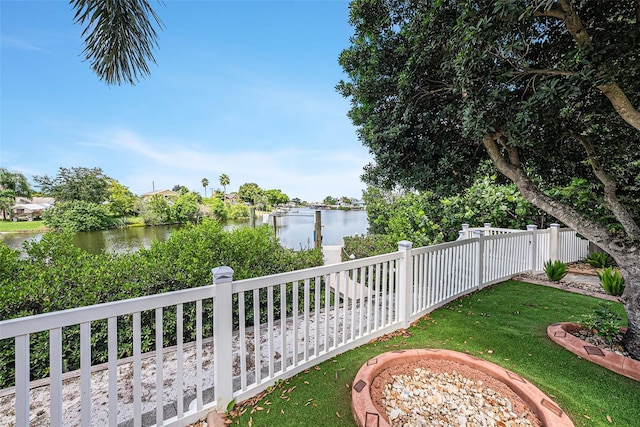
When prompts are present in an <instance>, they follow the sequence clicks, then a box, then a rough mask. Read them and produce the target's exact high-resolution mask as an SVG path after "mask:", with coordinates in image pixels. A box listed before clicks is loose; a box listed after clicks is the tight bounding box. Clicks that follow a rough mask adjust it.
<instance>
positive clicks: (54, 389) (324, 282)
mask: <svg viewBox="0 0 640 427" xmlns="http://www.w3.org/2000/svg"><path fill="white" fill-rule="evenodd" d="M469 230H470V233H472V236H475V237H471V236H467V234H466V233H467V232H468V231H469ZM469 230H465V236H464V238H463V239H462V240H458V241H456V242H450V243H444V244H440V245H435V246H430V247H424V248H417V249H412V248H411V243H410V242H400V243H399V247H398V249H399V250H398V252H394V253H391V254H386V255H381V256H376V257H371V258H365V259H360V260H354V261H348V262H344V263H341V264H334V265H327V266H323V267H317V268H311V269H306V270H300V271H294V272H289V273H283V274H277V275H272V276H266V277H259V278H254V279H248V280H241V281H233V271H232V270H231V269H230V268H228V267H220V268H218V269H215V270H214V272H213V273H214V280H213V282H214V285H213V286H204V287H200V288H195V289H188V290H183V291H178V292H171V293H166V294H161V295H155V296H148V297H143V298H136V299H132V300H125V301H117V302H112V303H107V304H100V305H96V306H90V307H82V308H77V309H73V310H66V311H61V312H55V313H48V314H42V315H37V316H30V317H26V318H18V319H11V320H6V321H2V322H0V340H5V339H13V340H14V343H15V368H16V369H15V372H16V375H15V387H14V388H12V389H6V390H0V397H2V398H3V400H4V401H9V402H10V400H11V395H12V393H13V395H14V396H15V400H14V401H13V402H10V403H14V404H15V415H14V416H13V417H10V416H9V415H8V414H5V415H4V417H5V418H1V417H2V416H0V424H2V425H4V424H7V425H17V426H27V425H29V424H30V423H33V424H38V423H41V424H42V425H52V426H61V425H69V424H80V425H83V426H90V425H110V426H116V425H118V424H119V423H122V422H126V421H131V420H133V424H134V425H135V426H140V425H151V424H157V425H163V426H169V425H186V424H188V423H191V422H194V421H196V420H197V419H199V418H201V417H203V416H204V415H205V414H206V413H207V412H209V411H211V410H218V411H220V410H222V411H224V409H225V408H226V406H227V404H228V403H229V402H230V401H232V400H235V401H242V400H245V399H247V398H250V397H252V396H255V395H256V394H258V393H259V392H261V391H262V390H264V389H266V388H267V387H269V386H271V385H273V384H274V383H275V382H276V381H278V380H279V379H285V378H288V377H290V376H292V375H294V374H296V373H298V372H300V371H302V370H304V369H307V368H310V367H312V366H313V365H316V364H318V363H320V362H322V361H325V360H327V359H329V358H331V357H333V356H335V355H337V354H340V353H342V352H345V351H347V350H349V349H352V348H355V347H357V346H359V345H362V344H364V343H365V342H367V341H369V340H371V339H373V338H376V337H378V336H381V335H384V334H386V333H389V332H392V331H394V330H397V329H399V328H406V327H408V326H409V325H410V324H411V323H412V322H413V321H415V320H417V319H418V318H420V317H422V316H424V315H425V314H426V313H428V312H430V311H432V310H434V309H435V308H437V307H439V306H442V305H444V304H446V303H447V302H449V301H451V300H454V299H456V298H458V297H460V296H461V295H464V294H467V293H470V292H473V291H475V290H477V289H481V288H482V287H484V286H488V285H490V284H493V283H496V282H499V281H503V280H505V279H508V278H510V277H512V276H513V275H515V274H519V273H523V272H529V271H539V270H541V269H542V263H543V262H544V261H545V260H547V259H561V260H562V261H564V262H570V261H576V260H578V259H581V258H583V257H585V256H586V255H587V246H588V243H587V242H586V241H584V240H582V239H580V238H579V237H577V236H576V234H575V232H573V231H571V230H560V229H559V228H558V227H555V226H554V227H552V228H551V229H549V230H536V229H535V228H534V227H530V228H528V230H527V231H516V230H510V231H509V232H502V231H503V230H504V229H498V231H497V232H493V231H492V230H490V228H489V227H487V226H485V227H484V228H481V229H469ZM461 237H462V232H461ZM203 306H204V307H205V308H203ZM207 307H208V308H207ZM187 312H189V313H190V315H189V316H187V315H186V313H187ZM163 313H164V314H169V313H171V316H168V318H169V319H171V320H165V316H164V314H163ZM194 317H195V319H194ZM143 318H145V319H148V320H149V323H151V325H146V324H144V322H143V321H142V319H143ZM186 318H188V319H189V320H188V322H194V321H195V327H193V325H189V330H195V338H194V339H193V342H189V343H185V342H184V340H185V338H184V335H185V334H184V332H183V331H184V330H185V326H186V325H185V321H186V320H185V319H186ZM255 319H257V320H258V321H254V320H255ZM105 321H106V323H107V325H108V326H107V331H108V333H107V335H106V339H107V346H108V361H107V363H105V364H103V365H100V366H91V352H92V324H93V325H96V324H97V323H96V322H105ZM123 322H125V323H126V325H127V326H132V328H131V329H132V334H131V336H130V337H123V336H122V331H120V335H119V331H118V325H119V324H120V325H122V324H123ZM205 325H213V327H212V330H213V332H212V333H210V334H206V333H204V332H203V330H205V329H207V328H205V327H204V326H205ZM78 326H79V351H80V369H79V371H76V372H73V373H64V374H63V351H62V348H63V345H62V344H63V343H62V337H63V332H64V331H65V330H66V329H67V328H73V327H78ZM143 328H144V329H145V330H146V331H147V334H153V335H154V337H155V338H154V337H150V336H147V335H145V334H143V332H142V331H143ZM122 329H127V328H122ZM167 331H175V337H173V336H172V337H171V338H172V339H173V341H175V345H173V346H171V347H169V348H163V337H164V339H167V333H168V332H167ZM42 332H44V333H46V334H47V335H48V340H49V349H50V357H49V370H50V376H49V378H48V379H47V380H46V381H45V383H46V384H45V386H44V387H38V385H41V382H42V380H41V381H40V382H31V381H30V378H31V373H30V372H31V371H30V369H31V368H30V355H29V350H30V337H34V336H35V335H36V334H39V335H38V337H40V338H42ZM171 334H173V332H171ZM118 338H120V341H121V342H122V340H123V339H124V340H125V341H126V340H129V342H132V356H131V357H129V358H125V359H119V360H118V354H119V351H121V349H119V348H118ZM143 339H145V340H148V339H155V352H154V353H153V354H142V351H141V347H142V346H141V342H142V340H143ZM67 377H72V378H71V379H69V378H67ZM63 380H64V381H63ZM74 381H75V382H74ZM63 382H64V384H63ZM69 387H71V391H70V392H69V391H68V390H67V388H69ZM122 389H125V390H126V392H125V393H120V391H121V390H122ZM38 393H40V394H43V393H44V394H45V395H46V396H45V397H44V400H45V401H46V402H48V407H46V408H40V410H38V409H37V408H35V409H34V408H32V405H33V404H34V402H35V401H37V400H38V401H41V400H42V399H43V398H42V397H38ZM67 393H70V394H71V395H74V396H80V397H79V399H77V401H74V400H71V399H67V398H65V396H66V395H67ZM119 394H120V396H119ZM129 396H130V397H129ZM43 410H44V414H43V413H42V412H43ZM77 414H79V418H78V419H75V418H73V417H75V416H77ZM7 417H9V418H11V419H8V418H7ZM69 417H72V418H69ZM35 421H37V422H35Z"/></svg>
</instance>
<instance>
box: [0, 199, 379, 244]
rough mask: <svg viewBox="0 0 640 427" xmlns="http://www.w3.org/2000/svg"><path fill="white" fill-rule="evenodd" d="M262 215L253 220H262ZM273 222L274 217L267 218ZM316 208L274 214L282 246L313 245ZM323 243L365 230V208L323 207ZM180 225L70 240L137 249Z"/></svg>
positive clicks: (7, 239) (14, 237)
mask: <svg viewBox="0 0 640 427" xmlns="http://www.w3.org/2000/svg"><path fill="white" fill-rule="evenodd" d="M262 222H263V221H262V218H257V219H256V224H257V225H260V224H262ZM267 222H268V223H269V225H271V226H272V225H273V218H270V219H269V220H268V221H267ZM314 223H315V211H314V210H312V209H307V208H300V209H297V210H296V209H294V210H292V211H290V212H287V214H286V215H284V216H279V217H276V233H277V236H278V240H279V241H280V243H281V244H282V246H284V247H287V248H291V249H294V250H300V249H307V248H312V247H313V245H314V242H315V239H314V229H315V226H314ZM321 224H322V243H323V244H324V245H341V244H342V238H343V237H344V236H352V235H354V234H360V235H362V234H366V233H367V227H368V220H367V213H366V212H365V211H340V210H322V211H321ZM248 225H249V222H248V221H247V222H228V223H227V224H225V228H227V229H232V228H234V227H240V226H248ZM179 227H180V226H179V225H164V226H155V227H127V228H122V229H113V230H101V231H88V232H80V233H76V235H75V236H74V238H73V243H74V244H75V245H76V246H78V247H80V248H82V249H84V250H86V251H88V252H91V253H99V252H100V251H102V250H105V251H107V252H114V253H124V252H132V251H137V250H138V249H140V248H141V247H147V248H148V247H149V246H150V245H151V242H153V241H154V240H158V241H161V242H162V241H165V240H167V239H168V238H169V236H170V235H171V233H172V232H173V231H174V230H176V229H178V228H179ZM41 237H42V234H28V233H5V234H0V240H2V241H3V242H4V243H6V244H7V245H8V246H9V247H10V248H13V249H22V243H23V242H24V241H25V240H33V239H35V240H39V239H40V238H41Z"/></svg>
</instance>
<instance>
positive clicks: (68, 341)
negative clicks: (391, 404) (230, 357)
mask: <svg viewBox="0 0 640 427" xmlns="http://www.w3.org/2000/svg"><path fill="white" fill-rule="evenodd" d="M72 239H73V233H70V232H60V233H59V232H52V233H47V234H45V235H44V236H43V237H42V239H41V240H40V241H39V242H28V243H26V244H25V249H26V252H27V255H28V258H27V259H20V258H19V253H18V252H17V251H12V250H10V249H9V248H8V247H6V246H4V245H2V244H0V320H5V319H11V318H17V317H24V316H30V315H34V314H40V313H47V312H52V311H57V310H65V309H69V308H75V307H82V306H87V305H92V304H99V303H104V302H110V301H116V300H122V299H127V298H135V297H141V296H145V295H153V294H158V293H163V292H169V291H175V290H181V289H187V288H194V287H198V286H205V285H210V284H211V282H212V278H211V269H212V268H214V267H217V266H221V265H228V266H230V267H231V268H233V269H234V271H235V274H234V280H241V279H246V278H250V277H256V276H263V275H268V274H275V273H282V272H286V271H292V270H298V269H303V268H308V267H314V266H318V265H321V264H322V252H321V251H320V250H319V249H314V250H308V251H298V252H295V251H293V250H290V249H286V248H283V247H282V246H280V245H279V244H278V242H277V241H276V240H274V239H273V237H272V232H271V230H270V228H269V227H268V226H263V227H258V228H249V227H241V228H238V229H235V230H233V231H231V232H226V231H224V229H223V226H222V225H220V224H219V223H217V222H215V221H212V220H204V221H203V223H202V224H201V225H198V226H196V225H187V226H185V227H183V228H181V229H180V230H179V231H176V232H174V233H173V234H172V235H171V237H170V238H169V240H167V241H166V242H163V243H160V242H155V243H154V244H153V245H152V247H151V248H150V249H141V250H140V251H139V252H136V253H127V254H108V253H101V254H96V255H93V254H90V253H88V252H85V251H83V250H82V249H79V248H77V247H75V246H74V245H73V243H72ZM310 285H311V286H313V285H314V284H313V283H311V284H310ZM299 291H300V292H304V286H300V288H299ZM279 297H280V295H279V293H278V292H275V295H274V306H276V307H279V306H280V302H279V299H278V298H279ZM252 298H253V293H252V292H249V293H247V296H246V299H247V303H251V301H252ZM259 298H260V300H261V307H266V306H267V299H268V295H267V292H266V291H264V292H262V291H261V292H260V295H259ZM323 301H324V299H323ZM287 303H288V304H289V305H290V304H291V298H290V297H288V298H287ZM286 310H287V313H288V314H289V315H290V311H291V308H290V307H287V308H286ZM211 313H212V303H211V301H210V300H209V301H203V318H211ZM234 313H235V315H234V322H237V317H238V305H237V304H234ZM247 314H248V316H247V320H248V321H251V320H252V317H251V316H253V313H250V314H249V313H247ZM263 315H264V313H262V312H261V313H260V316H261V317H263ZM154 316H155V313H154V311H153V310H147V311H143V312H142V335H143V337H144V338H143V340H142V351H143V352H147V351H151V350H153V349H154V347H155V336H154V329H153V328H154ZM163 316H164V339H163V341H164V345H165V347H166V346H171V345H175V342H176V320H175V318H176V310H175V308H174V307H167V308H165V309H164V310H163ZM183 316H184V317H183V327H184V339H185V340H186V341H188V340H192V339H193V338H194V337H195V326H196V323H195V319H196V311H195V303H189V304H185V305H184V313H183ZM203 328H204V334H205V336H211V328H212V323H211V322H204V324H203ZM63 334H64V336H63V354H64V356H63V363H64V366H65V368H64V370H65V372H66V371H69V370H73V369H77V368H78V366H79V360H80V359H79V348H80V347H79V328H78V327H77V326H74V327H70V328H63ZM131 334H132V322H131V316H129V315H126V316H119V317H118V357H126V356H130V355H131V354H132V350H133V349H132V340H131ZM106 336H107V325H106V321H98V322H93V323H92V324H91V339H92V349H91V355H92V364H98V363H103V362H105V361H106V357H107V353H108V349H107V347H106V344H107V340H106V339H105V337H106ZM30 339H31V351H30V353H31V354H30V355H31V379H32V380H35V379H39V378H43V377H46V376H47V374H48V369H49V362H48V354H49V349H48V346H49V344H48V342H49V341H48V333H46V332H44V333H40V334H34V335H32V336H31V337H30ZM14 348H15V347H14V343H13V340H1V341H0V366H3V369H1V370H0V389H2V388H5V387H9V386H11V385H12V384H13V381H14V372H15V368H14V363H13V355H14Z"/></svg>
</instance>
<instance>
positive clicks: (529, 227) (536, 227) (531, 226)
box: [527, 224, 538, 230]
mask: <svg viewBox="0 0 640 427" xmlns="http://www.w3.org/2000/svg"><path fill="white" fill-rule="evenodd" d="M537 229H538V226H537V225H535V224H529V225H527V230H537Z"/></svg>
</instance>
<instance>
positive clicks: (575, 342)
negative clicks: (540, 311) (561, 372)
mask: <svg viewBox="0 0 640 427" xmlns="http://www.w3.org/2000/svg"><path fill="white" fill-rule="evenodd" d="M579 327H580V325H578V324H576V323H570V322H562V323H554V324H553V325H549V327H547V335H548V336H549V338H551V339H552V340H553V341H554V342H555V343H557V344H559V345H561V346H562V347H564V348H565V349H567V350H569V351H570V352H572V353H573V354H575V355H577V356H580V357H582V358H583V359H586V360H588V361H590V362H593V363H596V364H598V365H600V366H603V367H605V368H607V369H609V370H610V371H613V372H616V373H618V374H620V375H624V376H625V377H629V378H632V379H634V380H636V381H640V361H638V360H635V359H631V358H630V357H624V356H620V355H619V354H616V353H614V352H612V351H607V350H604V349H600V348H598V347H596V346H594V345H591V344H589V343H588V342H586V341H583V340H581V339H580V338H577V337H574V336H573V335H571V331H573V330H574V329H578V328H579Z"/></svg>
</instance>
